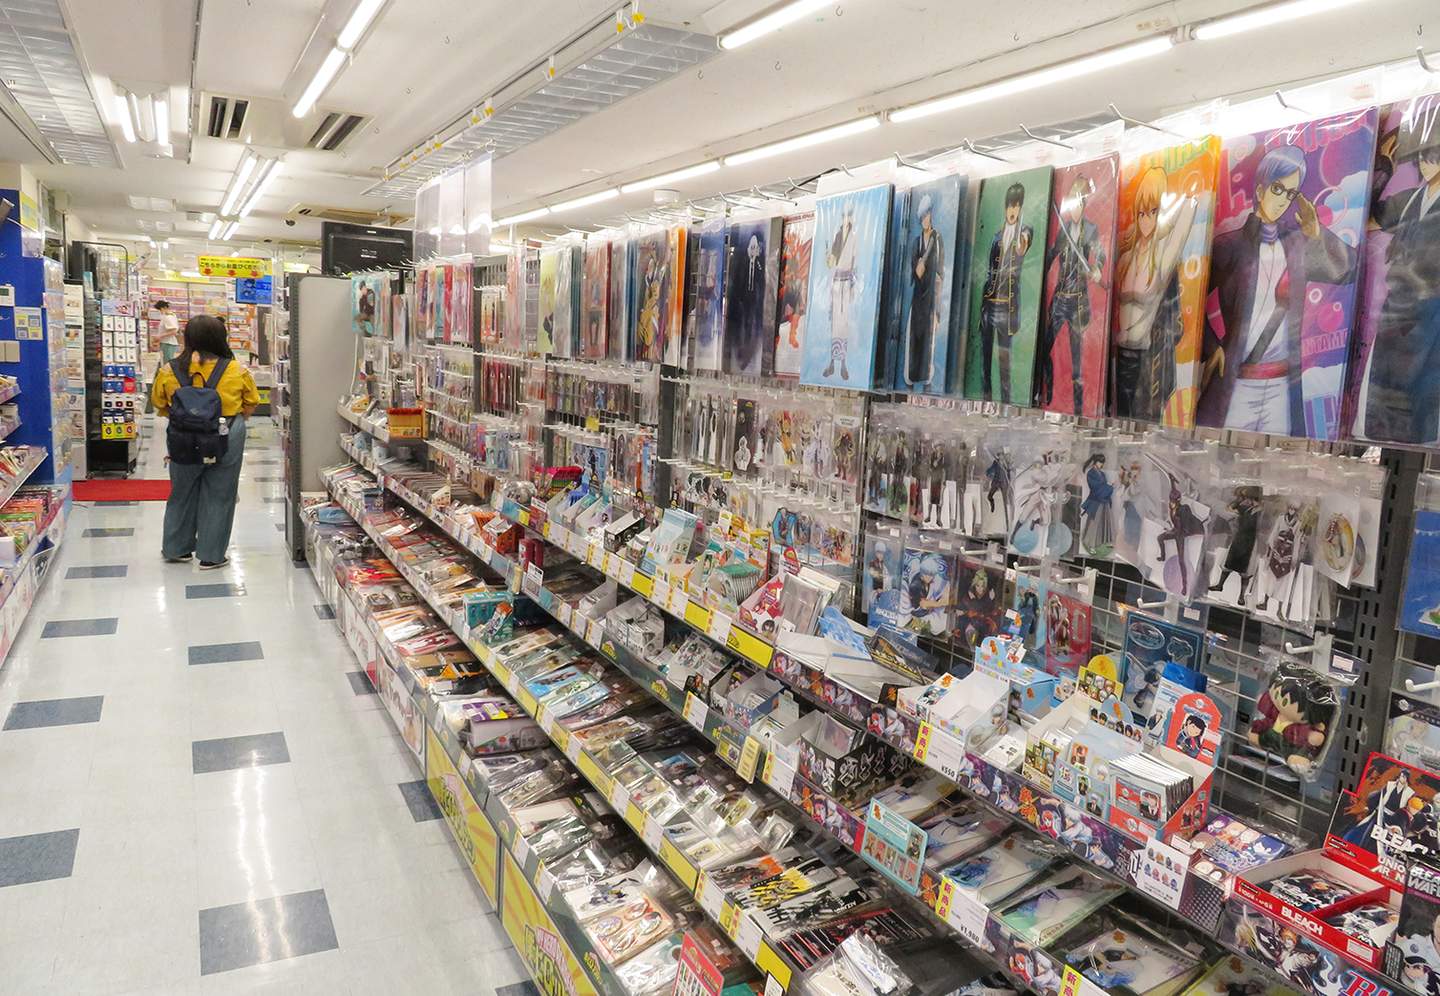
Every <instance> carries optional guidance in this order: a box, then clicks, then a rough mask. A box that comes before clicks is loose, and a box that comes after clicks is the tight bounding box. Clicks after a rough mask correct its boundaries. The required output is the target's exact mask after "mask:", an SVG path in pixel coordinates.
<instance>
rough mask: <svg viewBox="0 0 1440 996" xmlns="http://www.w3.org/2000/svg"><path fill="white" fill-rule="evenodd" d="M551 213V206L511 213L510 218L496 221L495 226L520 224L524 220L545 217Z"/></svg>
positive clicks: (502, 226)
mask: <svg viewBox="0 0 1440 996" xmlns="http://www.w3.org/2000/svg"><path fill="white" fill-rule="evenodd" d="M549 213H550V209H549V208H536V209H535V210H534V211H525V212H523V213H521V214H516V215H511V216H510V217H509V218H501V219H500V220H499V221H497V222H495V227H496V228H504V227H505V226H507V225H518V224H520V223H521V222H522V221H533V220H534V219H536V218H543V217H545V216H546V215H547V214H549Z"/></svg>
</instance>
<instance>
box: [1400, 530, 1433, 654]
mask: <svg viewBox="0 0 1440 996" xmlns="http://www.w3.org/2000/svg"><path fill="white" fill-rule="evenodd" d="M1400 628H1401V629H1403V630H1404V631H1405V632H1407V633H1419V634H1420V635H1422V636H1432V637H1437V636H1440V512H1432V511H1429V510H1427V509H1420V510H1419V511H1417V512H1416V513H1415V534H1414V536H1413V537H1412V538H1411V540H1410V561H1409V565H1408V566H1407V567H1406V571H1405V597H1404V601H1403V603H1402V605H1401V608H1400Z"/></svg>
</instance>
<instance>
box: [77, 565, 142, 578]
mask: <svg viewBox="0 0 1440 996" xmlns="http://www.w3.org/2000/svg"><path fill="white" fill-rule="evenodd" d="M129 572H130V568H129V567H128V566H127V565H125V564H98V565H96V566H94V567H72V568H70V569H69V570H68V571H66V572H65V579H66V580H67V581H68V580H70V579H72V578H123V577H124V576H125V575H126V574H128V573H129Z"/></svg>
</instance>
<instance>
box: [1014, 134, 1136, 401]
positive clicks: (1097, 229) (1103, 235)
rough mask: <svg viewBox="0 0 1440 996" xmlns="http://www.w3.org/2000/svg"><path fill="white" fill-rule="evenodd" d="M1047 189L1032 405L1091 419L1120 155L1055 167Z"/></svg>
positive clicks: (1106, 311) (1105, 343) (1104, 340)
mask: <svg viewBox="0 0 1440 996" xmlns="http://www.w3.org/2000/svg"><path fill="white" fill-rule="evenodd" d="M1052 187H1053V193H1052V195H1051V199H1050V218H1049V225H1048V230H1049V233H1050V235H1049V239H1048V241H1047V243H1046V247H1045V309H1044V318H1043V319H1042V321H1041V324H1040V340H1039V345H1038V347H1037V349H1036V353H1035V366H1036V375H1035V404H1036V407H1039V408H1044V409H1045V410H1047V411H1052V412H1061V413H1064V414H1066V415H1085V416H1087V417H1091V418H1095V417H1099V416H1102V415H1104V414H1105V390H1106V379H1105V371H1106V368H1107V366H1108V361H1109V353H1110V300H1111V292H1112V290H1113V288H1114V280H1115V275H1114V269H1115V230H1116V224H1117V222H1118V218H1119V207H1120V157H1119V156H1118V155H1109V156H1104V157H1102V158H1100V159H1093V160H1091V161H1089V162H1084V163H1076V164H1075V165H1073V166H1057V167H1056V168H1055V179H1054V182H1053V184H1052ZM1067 384H1068V385H1069V389H1068V390H1067V389H1066V385H1067Z"/></svg>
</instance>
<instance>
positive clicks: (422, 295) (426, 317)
mask: <svg viewBox="0 0 1440 996" xmlns="http://www.w3.org/2000/svg"><path fill="white" fill-rule="evenodd" d="M433 276H434V268H433V267H429V266H419V267H416V268H415V315H414V319H415V338H417V339H425V338H428V337H429V335H430V282H431V279H432V277H433Z"/></svg>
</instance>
